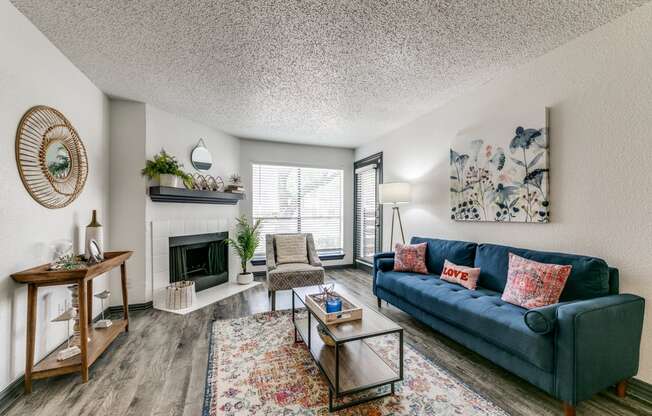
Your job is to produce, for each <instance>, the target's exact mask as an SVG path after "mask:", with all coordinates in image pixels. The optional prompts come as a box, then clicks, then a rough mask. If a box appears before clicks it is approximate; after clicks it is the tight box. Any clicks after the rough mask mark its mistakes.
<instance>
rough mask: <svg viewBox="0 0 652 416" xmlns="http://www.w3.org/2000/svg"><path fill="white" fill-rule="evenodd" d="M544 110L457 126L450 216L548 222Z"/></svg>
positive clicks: (452, 151)
mask: <svg viewBox="0 0 652 416" xmlns="http://www.w3.org/2000/svg"><path fill="white" fill-rule="evenodd" d="M548 150H549V137H548V109H547V108H541V109H535V110H531V111H527V110H524V111H522V112H519V113H518V114H506V115H505V114H503V115H501V116H500V117H497V118H495V119H492V120H490V121H487V122H483V123H480V124H479V125H477V126H473V127H470V128H468V129H465V130H463V131H460V132H459V133H458V134H457V136H456V137H455V139H454V141H453V143H452V145H451V149H450V202H451V219H453V220H455V221H498V222H529V223H547V222H549V221H550V198H549V177H548V176H549V173H550V167H549V160H548V159H549V157H548Z"/></svg>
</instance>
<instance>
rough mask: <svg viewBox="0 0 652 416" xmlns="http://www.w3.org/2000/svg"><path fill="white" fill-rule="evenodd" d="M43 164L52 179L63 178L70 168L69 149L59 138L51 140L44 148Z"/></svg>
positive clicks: (58, 179) (68, 173) (59, 179)
mask: <svg viewBox="0 0 652 416" xmlns="http://www.w3.org/2000/svg"><path fill="white" fill-rule="evenodd" d="M45 164H46V166H47V167H48V172H49V174H50V176H52V179H54V180H56V181H62V180H65V179H66V178H67V177H68V175H70V172H71V170H72V157H71V156H70V150H68V148H67V147H66V145H64V144H63V142H61V141H59V140H53V141H51V142H50V144H48V146H47V148H46V149H45Z"/></svg>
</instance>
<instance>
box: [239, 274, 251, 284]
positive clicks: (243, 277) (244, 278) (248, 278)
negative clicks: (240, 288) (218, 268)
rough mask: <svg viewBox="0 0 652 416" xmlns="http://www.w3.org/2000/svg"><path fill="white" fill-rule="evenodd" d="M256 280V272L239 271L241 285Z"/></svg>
mask: <svg viewBox="0 0 652 416" xmlns="http://www.w3.org/2000/svg"><path fill="white" fill-rule="evenodd" d="M253 281H254V274H253V273H239V274H238V284H240V285H248V284H249V283H251V282H253Z"/></svg>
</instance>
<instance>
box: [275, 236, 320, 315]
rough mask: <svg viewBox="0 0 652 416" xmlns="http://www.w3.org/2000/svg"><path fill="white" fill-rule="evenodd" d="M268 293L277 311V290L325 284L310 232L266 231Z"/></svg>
mask: <svg viewBox="0 0 652 416" xmlns="http://www.w3.org/2000/svg"><path fill="white" fill-rule="evenodd" d="M265 240H266V241H265V252H266V263H267V291H268V292H267V293H268V296H269V297H270V299H271V306H272V310H276V291H277V290H290V289H292V288H295V287H303V286H314V285H321V284H323V283H324V268H323V267H322V264H321V261H320V260H319V256H318V255H317V250H316V249H315V241H314V239H313V237H312V234H310V233H306V234H267V235H266V236H265Z"/></svg>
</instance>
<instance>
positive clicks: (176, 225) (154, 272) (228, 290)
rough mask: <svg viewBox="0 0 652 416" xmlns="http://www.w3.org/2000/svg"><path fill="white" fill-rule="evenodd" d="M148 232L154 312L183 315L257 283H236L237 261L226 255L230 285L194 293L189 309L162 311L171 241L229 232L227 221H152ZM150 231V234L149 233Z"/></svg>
mask: <svg viewBox="0 0 652 416" xmlns="http://www.w3.org/2000/svg"><path fill="white" fill-rule="evenodd" d="M147 228H148V234H149V235H148V236H147V241H148V245H149V246H150V247H148V249H147V259H146V262H147V266H148V267H147V269H148V271H147V274H148V276H150V277H151V288H152V299H153V303H154V308H156V309H160V310H164V311H168V312H173V313H177V314H181V315H185V314H187V313H190V312H192V311H195V310H197V309H200V308H203V307H204V306H207V305H210V304H211V303H214V302H217V301H219V300H222V299H224V298H227V297H229V296H232V295H235V294H237V293H240V292H242V291H244V290H247V289H250V288H252V287H255V286H257V285H259V284H261V283H260V282H254V283H251V284H250V285H239V284H238V283H236V276H237V274H238V271H239V270H238V267H239V265H238V261H237V258H236V257H234V255H233V253H231V252H230V253H229V281H228V283H223V284H221V285H218V286H214V287H211V288H209V289H205V290H202V291H200V292H198V293H197V298H196V301H194V302H193V305H192V306H191V307H190V308H186V309H179V310H170V309H167V308H166V307H165V295H166V293H165V287H166V286H168V285H169V284H170V246H169V238H170V237H179V236H184V235H196V234H206V233H216V232H221V231H229V230H230V228H231V224H230V223H229V221H227V220H226V219H224V218H222V219H210V220H199V219H190V220H160V221H152V222H151V228H150V227H147ZM150 230H151V232H150Z"/></svg>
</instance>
